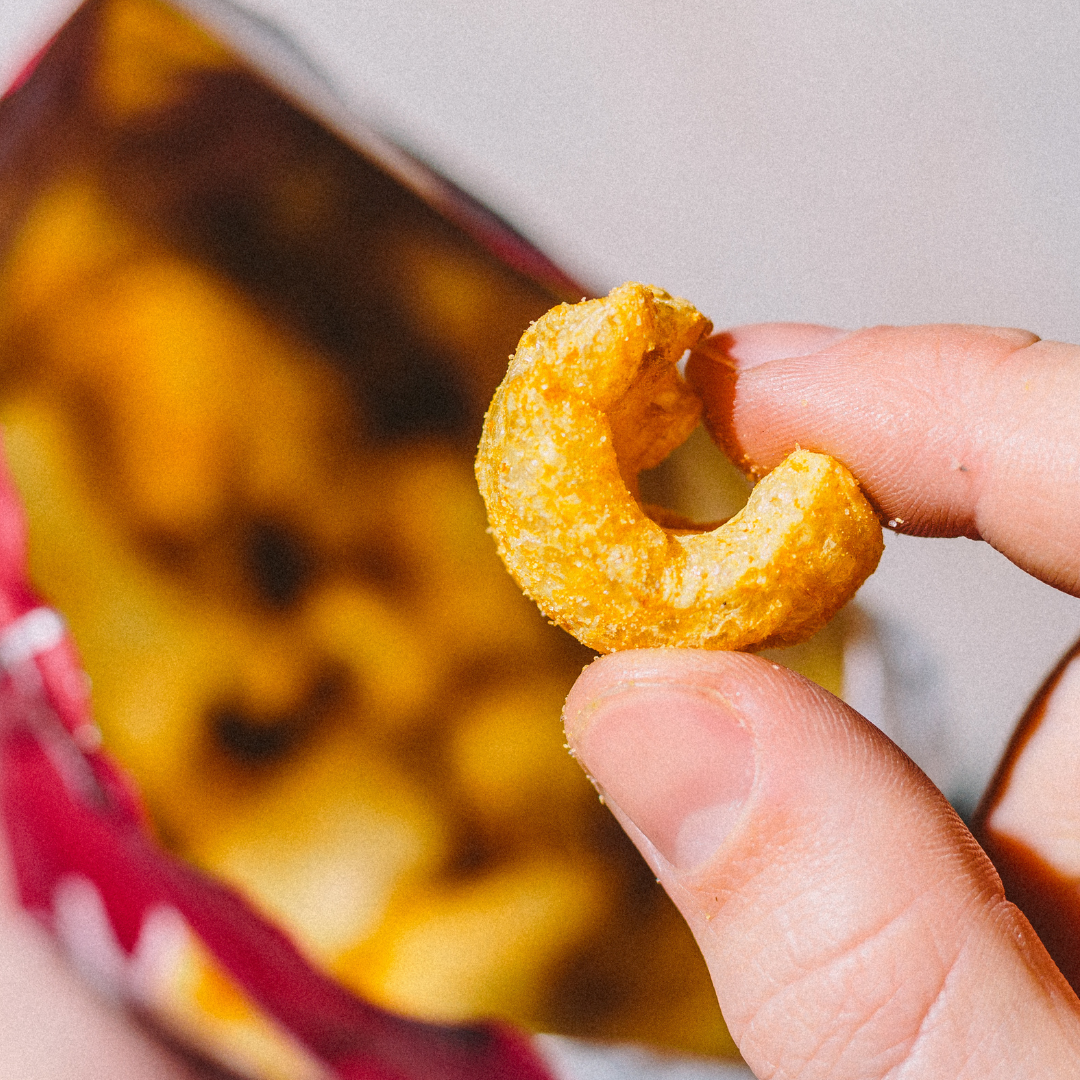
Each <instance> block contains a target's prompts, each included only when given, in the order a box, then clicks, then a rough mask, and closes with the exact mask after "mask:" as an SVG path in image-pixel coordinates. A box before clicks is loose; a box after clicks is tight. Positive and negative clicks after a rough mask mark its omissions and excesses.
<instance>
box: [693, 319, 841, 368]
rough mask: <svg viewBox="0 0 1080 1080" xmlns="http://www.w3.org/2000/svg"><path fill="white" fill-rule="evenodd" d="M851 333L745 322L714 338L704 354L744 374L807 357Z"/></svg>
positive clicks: (831, 328) (829, 328) (805, 325)
mask: <svg viewBox="0 0 1080 1080" xmlns="http://www.w3.org/2000/svg"><path fill="white" fill-rule="evenodd" d="M852 332H853V331H850V330H839V329H837V328H836V327H834V326H820V325H818V324H816V323H749V324H747V325H745V326H735V327H731V328H729V329H727V330H724V331H722V332H721V333H719V334H716V335H714V336H713V337H712V338H711V339H710V341H709V346H710V347H709V349H708V350H707V351H708V353H709V355H711V356H712V357H713V358H714V359H721V360H722V362H724V363H727V364H728V365H729V366H731V367H733V368H734V369H735V370H737V371H746V370H749V369H750V368H755V367H759V366H760V365H762V364H767V363H769V362H770V361H772V360H784V359H791V358H793V357H796V356H810V355H812V354H813V353H816V352H820V351H821V350H822V349H827V348H828V347H829V346H830V345H833V344H835V343H837V342H839V341H842V340H843V339H844V338H846V337H849V336H850V335H851V333H852Z"/></svg>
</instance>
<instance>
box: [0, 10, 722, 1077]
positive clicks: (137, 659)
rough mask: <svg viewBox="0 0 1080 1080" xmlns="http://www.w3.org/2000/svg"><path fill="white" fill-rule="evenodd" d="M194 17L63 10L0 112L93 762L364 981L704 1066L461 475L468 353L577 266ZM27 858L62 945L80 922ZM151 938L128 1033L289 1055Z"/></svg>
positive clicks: (359, 984)
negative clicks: (543, 249)
mask: <svg viewBox="0 0 1080 1080" xmlns="http://www.w3.org/2000/svg"><path fill="white" fill-rule="evenodd" d="M200 11H202V12H203V18H204V19H208V20H209V22H208V23H206V24H204V23H200V22H197V21H195V20H194V19H193V18H192V16H191V15H190V14H188V13H186V12H185V10H184V8H183V7H182V6H181V5H170V4H166V3H163V2H161V0H90V2H89V3H87V4H85V5H84V6H83V7H82V8H80V10H79V11H78V12H77V13H76V15H75V16H74V17H73V18H72V19H71V21H70V22H69V23H68V24H67V25H66V26H65V27H64V29H63V30H62V31H61V32H60V33H59V35H58V36H57V37H56V39H55V40H54V42H53V43H52V45H51V46H50V48H49V49H48V50H47V51H46V52H45V54H44V56H43V57H42V58H41V59H40V61H39V62H38V64H37V66H36V68H35V69H34V70H33V71H32V72H30V73H29V74H28V75H27V76H26V78H25V79H24V80H22V81H21V83H20V85H19V86H18V88H17V89H16V90H14V91H13V92H12V93H10V94H9V96H8V97H7V98H6V99H4V101H3V102H2V103H0V131H2V132H3V146H4V149H3V152H2V155H0V194H2V198H0V207H2V211H0V241H2V259H0V342H2V351H0V372H2V383H0V422H2V424H3V428H4V440H5V448H6V453H7V456H8V459H9V462H10V465H11V468H12V471H13V474H14V476H15V479H16V482H17V484H18V487H19V490H20V492H21V494H22V497H23V499H24V501H25V503H26V507H27V515H28V519H29V530H30V567H31V574H32V579H33V582H34V585H35V587H36V588H37V589H38V590H39V591H40V592H41V593H42V594H43V595H44V596H45V597H46V599H47V601H48V602H49V604H51V605H52V606H54V607H55V608H56V609H57V610H59V611H61V612H62V613H63V615H64V617H65V619H66V620H67V622H68V624H69V625H70V628H71V631H72V634H73V636H74V639H75V642H76V643H77V646H78V649H79V651H80V654H81V656H82V659H83V661H84V663H85V667H86V670H87V672H88V673H89V675H90V677H91V679H92V685H93V692H92V698H93V711H94V717H95V719H96V722H97V724H98V725H99V727H100V731H101V734H102V738H103V741H104V748H105V751H106V752H107V754H108V755H110V756H112V757H114V758H115V760H116V761H118V762H119V763H120V764H121V766H122V767H123V769H124V770H126V772H127V773H128V774H129V775H130V777H131V778H132V779H133V780H134V783H135V784H136V786H137V788H138V790H139V793H140V795H141V798H142V800H143V802H144V803H145V807H146V811H147V814H148V816H149V821H150V823H151V826H152V829H153V831H154V834H155V836H156V838H157V841H158V842H159V843H160V845H162V846H163V847H164V849H165V850H166V851H167V852H169V853H171V854H172V855H174V856H176V857H178V858H179V859H181V860H183V862H185V863H186V864H188V865H190V866H192V867H194V868H197V869H198V870H199V871H202V872H205V873H207V874H209V875H211V876H212V877H213V878H215V879H217V880H218V881H220V882H222V883H225V884H226V885H228V886H230V887H232V888H234V889H235V890H237V891H238V893H239V894H240V895H241V896H243V897H245V898H246V899H247V901H248V902H250V904H251V905H252V906H253V909H254V911H255V912H258V913H261V915H262V916H264V917H265V918H266V919H268V920H270V921H271V922H272V923H274V924H276V925H277V926H278V927H280V928H281V929H282V930H283V931H284V932H285V933H286V934H287V935H288V936H289V938H290V939H291V940H292V942H294V943H295V944H296V946H297V947H298V949H299V951H300V954H301V955H302V957H303V958H304V960H306V962H307V963H309V964H310V965H312V967H313V969H314V971H315V972H317V973H322V975H325V976H329V977H330V978H331V979H332V980H334V981H335V982H336V984H337V985H338V986H340V987H343V988H345V989H347V990H348V991H350V992H352V993H354V994H356V995H358V996H359V997H360V998H361V999H363V1000H365V1001H367V1002H370V1003H372V1004H374V1005H376V1006H379V1007H381V1008H385V1009H387V1010H390V1011H391V1012H394V1013H399V1014H403V1015H405V1016H407V1017H412V1018H416V1019H420V1020H424V1021H432V1022H438V1023H444V1024H462V1023H473V1022H474V1021H476V1020H478V1019H481V1018H489V1017H491V1018H496V1019H499V1020H504V1021H509V1022H511V1023H513V1024H516V1025H520V1026H522V1027H524V1028H526V1029H528V1030H532V1031H548V1032H557V1033H564V1034H573V1035H581V1036H587V1037H591V1038H602V1039H619V1040H635V1041H645V1042H651V1043H655V1044H657V1045H660V1046H665V1047H669V1048H676V1049H681V1050H686V1051H692V1052H701V1053H713V1054H725V1053H733V1048H732V1046H731V1043H730V1040H729V1038H728V1036H727V1034H726V1031H725V1029H724V1027H723V1023H722V1020H721V1018H720V1016H719V1013H718V1011H717V1009H716V1006H715V1001H714V998H713V995H712V990H711V986H710V984H709V981H708V976H707V974H706V972H705V969H704V965H703V963H702V962H701V961H700V959H699V958H698V957H697V954H696V950H695V948H694V946H693V943H692V940H691V938H690V935H689V932H688V931H687V930H686V929H685V927H684V926H683V925H682V923H681V922H680V920H679V919H678V917H677V915H676V913H675V911H674V908H673V907H672V906H671V905H670V903H669V902H668V901H667V899H666V898H665V897H664V895H663V893H662V892H661V890H660V889H659V887H658V886H657V885H656V883H655V882H654V880H653V878H652V875H651V874H650V873H649V871H648V869H647V868H646V867H645V866H644V864H643V863H642V862H641V861H640V859H639V858H638V856H637V854H636V853H635V852H634V851H633V849H632V848H631V846H630V845H629V843H628V842H627V841H626V840H625V839H624V837H623V836H622V834H621V833H620V831H619V830H618V828H617V826H616V825H615V824H614V822H613V821H612V820H611V819H610V818H609V816H608V815H607V813H606V811H605V810H604V809H603V807H602V806H600V804H599V803H598V801H597V799H596V796H595V793H594V792H593V790H592V789H591V787H590V786H589V784H588V783H587V781H586V780H585V778H584V777H583V776H582V775H581V773H580V771H579V770H578V768H577V766H576V765H575V764H574V763H573V762H572V761H571V759H570V758H569V757H568V755H567V754H566V753H565V751H564V749H563V746H562V734H561V728H560V724H559V708H560V705H561V702H562V699H563V697H564V696H565V693H566V691H567V689H568V688H569V686H570V684H571V682H572V681H573V679H574V677H575V675H576V674H577V672H579V671H580V669H581V667H582V665H583V664H585V663H587V662H588V660H589V658H590V657H589V654H588V653H587V652H586V651H585V650H583V649H582V648H581V647H579V646H578V645H577V644H576V643H575V642H574V641H573V640H572V639H571V638H569V637H568V636H567V635H565V634H564V633H563V632H562V631H559V630H557V629H554V628H553V627H551V626H549V625H548V624H547V623H546V622H545V621H544V620H543V619H542V617H541V616H540V615H539V614H538V613H537V612H536V611H535V609H534V608H533V607H532V605H531V604H530V603H529V602H528V601H526V600H525V599H524V598H523V597H522V596H521V595H520V593H519V592H518V590H517V588H516V587H515V585H514V584H513V582H512V581H511V579H510V578H509V576H508V575H507V574H506V572H505V571H504V570H503V568H502V566H501V565H500V563H499V562H498V559H497V557H496V555H495V549H494V545H493V543H492V541H491V539H490V537H489V536H488V535H487V533H486V528H485V524H486V523H485V520H484V514H483V508H482V505H481V503H480V499H479V496H478V494H477V492H476V488H475V484H474V482H473V479H472V470H471V461H472V456H473V452H474V448H475V445H476V441H477V438H478V435H479V430H480V422H481V419H482V415H483V411H484V408H485V406H486V403H487V401H488V399H489V398H490V395H491V392H492V390H493V388H494V386H495V385H496V383H497V382H498V380H499V378H500V377H501V375H502V373H503V370H504V369H505V364H506V357H507V355H508V354H509V352H510V351H511V350H512V349H513V347H514V345H515V343H516V341H517V339H518V337H519V336H520V334H521V332H522V330H523V329H524V328H525V327H526V326H527V325H528V323H529V322H530V320H532V319H535V318H537V317H538V316H539V315H540V314H541V313H542V312H543V311H545V310H546V309H547V308H548V307H549V306H551V304H553V303H555V302H557V301H559V300H562V299H575V300H576V299H577V298H578V297H579V296H580V295H581V290H580V288H579V287H578V286H576V285H574V283H573V282H572V281H570V280H569V279H567V278H566V277H564V276H563V275H562V274H560V273H559V272H558V271H557V270H556V269H555V268H554V267H553V266H552V265H551V264H550V263H548V262H547V261H546V260H545V259H543V257H542V256H540V255H538V254H537V253H536V252H535V251H533V250H532V249H531V248H529V247H528V246H527V245H526V244H524V242H522V241H521V240H520V239H519V238H517V237H516V236H515V235H514V234H513V233H512V232H510V231H509V230H508V229H507V228H506V227H505V226H503V225H502V224H501V223H499V222H498V221H497V220H496V219H494V218H492V217H491V216H490V215H489V214H487V213H486V212H485V211H483V210H482V209H481V208H479V207H478V206H476V205H475V204H473V203H472V202H471V201H469V200H468V199H467V198H466V197H464V196H462V195H461V194H460V193H459V192H457V191H455V190H454V189H452V188H451V187H450V186H449V185H447V184H446V183H445V182H443V181H441V180H440V179H439V178H438V177H436V176H434V175H433V174H431V173H430V172H428V171H427V170H426V169H425V168H424V167H423V166H421V165H419V164H418V163H417V162H415V161H414V160H413V159H411V158H409V157H408V156H407V155H405V154H403V153H402V152H401V151H400V150H397V149H396V148H394V147H391V146H389V145H388V144H385V143H384V142H382V141H381V140H380V139H379V138H378V137H377V136H375V135H373V134H372V133H370V132H368V131H366V130H365V129H363V128H362V127H361V126H360V125H358V124H356V123H355V121H348V123H346V119H344V118H346V116H347V114H346V113H345V110H344V109H343V108H342V107H341V106H340V105H339V104H336V103H335V102H334V100H333V99H332V97H331V96H330V95H329V92H328V91H326V90H325V88H323V89H322V90H317V84H316V83H310V84H309V83H307V82H305V81H304V80H305V79H308V80H310V78H311V77H310V74H307V75H305V74H304V72H305V70H306V69H304V68H303V65H302V64H300V63H299V62H298V61H297V60H296V59H295V57H292V56H291V54H289V53H288V52H287V51H286V52H275V51H274V49H275V48H277V46H275V45H274V43H273V42H272V41H270V40H269V39H263V38H260V37H258V35H257V34H256V33H255V31H254V30H253V29H252V28H251V27H246V24H245V23H244V22H243V20H240V21H236V17H235V13H232V9H230V8H226V7H225V6H223V5H217V4H203V5H200ZM206 25H212V26H214V27H216V30H215V32H214V33H211V32H210V31H209V30H207V29H206ZM223 27H224V28H225V29H222V28H223ZM249 39H250V46H248V45H247V44H245V42H247V41H248V40H249ZM223 40H229V41H230V44H229V45H226V44H223ZM246 57H256V58H258V66H256V64H255V63H254V62H253V61H252V60H251V59H247V58H246ZM310 87H315V88H316V89H313V90H312V92H311V94H310V95H308V94H307V92H306V88H310ZM301 91H304V94H303V100H300V96H301ZM320 94H322V95H325V96H323V97H320V96H319V95H320ZM311 98H314V99H316V100H314V102H313V101H312V100H310V99H311ZM13 617H14V616H13ZM24 857H26V858H31V857H32V855H26V853H25V851H24ZM64 880H65V881H66V882H67V884H65V885H64V887H63V889H59V888H58V891H57V893H56V895H54V896H53V897H52V899H51V901H50V902H51V904H52V909H51V913H50V914H48V919H49V920H51V925H52V926H53V929H54V930H56V932H57V933H58V934H59V936H60V937H61V938H62V939H63V940H64V941H65V943H66V944H67V945H68V947H69V949H71V950H72V952H73V953H74V954H75V956H76V959H78V955H79V949H80V945H79V940H81V939H79V935H78V932H77V927H78V926H80V925H83V924H85V923H86V920H87V919H90V921H91V922H93V920H94V919H97V922H98V924H101V918H102V913H103V910H104V909H101V899H100V896H98V893H97V892H95V891H94V886H93V884H89V886H88V883H87V882H86V881H85V879H78V880H76V879H72V880H68V879H64ZM185 880H186V879H185ZM88 887H89V891H88ZM95 898H96V899H95ZM87 912H90V913H91V914H90V915H87ZM95 912H96V913H97V914H94V913H95ZM65 913H66V914H65ZM73 913H74V914H73ZM80 920H82V921H81V922H80ZM101 925H104V927H105V929H106V930H107V929H108V926H109V916H108V914H107V913H105V922H104V924H101ZM169 925H170V926H172V930H171V931H168V930H167V928H166V929H165V930H162V931H161V933H160V934H158V937H157V938H155V940H160V941H163V942H167V943H170V944H169V948H170V949H172V952H171V953H168V955H169V956H171V957H172V960H171V961H169V962H166V961H164V960H162V959H161V957H162V956H163V955H165V953H162V952H161V950H160V949H159V950H158V952H157V953H155V954H154V955H155V956H157V958H158V966H157V967H154V968H153V970H154V972H156V974H154V976H153V979H152V980H151V982H152V983H153V986H154V987H155V988H156V989H155V991H154V992H155V994H156V995H157V997H156V998H155V999H154V1000H153V1001H152V1002H149V1006H150V1007H152V1008H153V1010H154V1011H155V1012H156V1014H157V1015H158V1017H159V1019H160V1020H162V1022H164V1023H166V1024H168V1025H169V1026H170V1027H171V1028H172V1030H173V1031H174V1032H175V1033H179V1034H180V1036H181V1037H182V1038H184V1039H185V1040H188V1041H189V1042H191V1043H192V1044H193V1045H197V1046H199V1047H201V1048H202V1050H203V1051H204V1052H206V1053H209V1054H211V1055H212V1056H214V1057H215V1058H217V1059H218V1060H220V1061H223V1062H226V1063H228V1064H229V1065H230V1067H232V1068H234V1069H236V1070H238V1071H240V1072H241V1073H244V1074H245V1075H251V1076H257V1077H263V1076H265V1077H271V1076H273V1077H277V1076H306V1075H322V1073H321V1072H320V1070H321V1069H322V1068H323V1066H322V1065H320V1064H319V1063H318V1062H316V1061H314V1060H313V1059H311V1058H310V1056H309V1054H308V1052H307V1051H306V1050H304V1049H303V1047H299V1046H298V1045H297V1044H296V1042H295V1040H294V1039H292V1038H291V1037H290V1036H288V1035H287V1033H285V1034H283V1032H282V1030H281V1028H280V1024H277V1023H276V1022H271V1021H270V1020H268V1019H267V1017H266V1015H265V1009H264V1008H263V1007H262V1006H261V1005H260V1004H259V1002H258V1001H254V1000H253V999H252V997H251V994H250V993H249V992H246V991H245V990H244V988H243V987H241V986H238V985H237V983H236V980H235V978H233V977H232V975H230V972H229V969H228V965H225V966H224V967H223V966H222V964H221V963H220V962H219V960H220V958H219V957H218V958H215V955H214V953H213V950H212V949H209V950H208V947H207V945H206V943H205V941H203V940H200V938H199V936H198V934H192V933H191V932H190V926H188V928H187V929H186V930H178V929H177V926H178V924H177V923H176V922H175V920H174V921H173V923H171V924H169ZM162 926H165V924H164V923H162ZM72 927H75V928H76V930H72ZM268 933H269V931H268ZM140 940H141V939H140ZM120 944H121V945H122V946H124V948H128V947H132V948H134V946H131V944H130V943H127V944H125V943H124V942H123V941H121V942H120ZM131 955H135V954H131ZM140 955H141V954H140ZM283 955H284V954H283ZM151 966H152V965H151ZM139 970H140V971H142V970H143V969H142V968H140V969H139ZM144 974H145V973H144ZM140 977H142V976H140ZM147 978H149V976H147ZM151 996H153V995H151ZM147 1003H148V999H147V998H145V996H144V998H143V1004H144V1005H147ZM278 1019H280V1018H278ZM448 1075H449V1074H448ZM522 1075H525V1073H522Z"/></svg>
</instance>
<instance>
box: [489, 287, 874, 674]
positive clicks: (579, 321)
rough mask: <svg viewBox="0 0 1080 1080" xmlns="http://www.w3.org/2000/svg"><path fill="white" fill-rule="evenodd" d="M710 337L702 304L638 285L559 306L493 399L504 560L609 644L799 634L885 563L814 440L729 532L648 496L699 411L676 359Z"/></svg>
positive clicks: (868, 517)
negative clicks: (644, 477) (648, 485)
mask: <svg viewBox="0 0 1080 1080" xmlns="http://www.w3.org/2000/svg"><path fill="white" fill-rule="evenodd" d="M711 330H712V324H711V323H710V322H709V320H708V319H706V318H705V317H704V316H703V315H701V314H700V312H698V311H697V310H696V309H695V308H694V307H693V306H692V305H691V304H689V303H688V302H687V301H685V300H682V299H679V298H677V297H672V296H670V295H668V294H667V293H666V292H664V291H663V290H662V289H658V288H655V287H653V286H650V285H639V284H637V283H634V282H630V283H627V284H626V285H622V286H620V287H619V288H617V289H614V290H613V291H612V292H611V293H610V294H609V295H608V296H607V297H605V298H603V299H600V300H589V301H583V302H582V303H580V304H561V305H559V306H558V307H555V308H553V309H552V310H551V311H549V312H548V313H547V314H546V315H544V316H543V317H542V318H540V319H539V320H537V321H536V322H535V323H534V324H533V325H532V326H530V327H529V329H528V330H527V331H526V332H525V334H524V336H523V337H522V338H521V341H520V343H519V345H518V348H517V352H516V353H515V354H514V356H513V357H512V358H511V361H510V367H509V370H508V371H507V374H506V378H505V379H504V380H503V382H502V384H501V385H500V386H499V388H498V390H497V391H496V392H495V396H494V398H493V400H492V403H491V407H490V409H489V410H488V414H487V417H486V419H485V422H484V431H483V435H482V437H481V440H480V448H479V453H478V456H477V460H476V476H477V480H478V482H479V486H480V492H481V494H482V496H483V498H484V502H485V504H486V505H487V512H488V520H489V522H490V524H491V531H492V533H493V534H494V536H495V540H496V543H497V545H498V550H499V554H500V556H501V557H502V559H503V562H504V563H505V564H506V566H507V568H508V569H509V570H510V573H511V574H512V575H513V577H514V579H515V580H516V581H517V583H518V585H519V586H520V587H521V588H522V590H523V591H524V592H525V593H526V594H527V595H528V596H530V597H531V598H532V599H533V601H535V603H536V604H537V605H538V606H539V607H540V609H541V611H543V612H544V614H545V615H546V616H547V617H548V618H549V619H551V620H552V621H553V622H555V623H557V624H558V625H559V626H562V627H563V628H564V629H566V630H568V631H569V632H570V633H571V634H573V635H574V636H575V637H576V638H578V640H579V641H581V642H582V643H583V644H585V645H587V646H589V647H590V648H592V649H595V650H597V651H598V652H601V653H608V652H616V651H619V650H622V649H640V648H656V647H663V646H682V647H688V648H703V649H760V648H766V647H769V646H777V645H793V644H796V643H797V642H800V641H803V640H805V639H806V638H808V637H810V636H811V635H812V634H813V633H815V632H816V631H817V630H819V629H820V628H821V627H822V626H824V624H825V623H826V622H827V621H828V620H829V619H830V618H831V617H832V615H833V614H835V613H836V611H838V610H839V609H840V608H841V607H842V606H843V605H844V604H845V603H846V602H847V601H848V600H849V599H850V598H851V596H852V595H853V594H854V593H855V591H856V590H857V589H858V588H859V586H860V585H861V584H862V583H863V581H865V580H866V578H867V577H868V576H869V575H870V574H871V573H873V571H874V569H875V567H876V566H877V563H878V560H879V558H880V557H881V552H882V549H883V544H882V535H881V525H880V523H879V521H878V519H877V516H876V515H875V513H874V511H873V509H872V508H871V507H870V504H869V503H868V502H867V501H866V499H865V497H864V496H863V494H862V492H861V491H860V490H859V485H858V483H857V482H856V481H855V479H854V477H852V475H851V474H850V473H849V472H848V471H847V469H846V468H844V466H843V465H841V464H840V463H839V462H838V461H836V460H835V459H834V458H831V457H828V456H827V455H825V454H817V453H811V452H810V451H807V450H799V449H797V450H796V451H795V452H794V453H793V454H791V455H790V456H789V457H787V458H786V459H785V460H784V461H783V462H781V464H780V465H778V466H777V467H776V468H775V469H774V470H773V471H772V472H771V473H769V474H768V475H767V476H765V477H764V478H763V479H762V480H760V481H759V482H758V483H757V485H756V486H755V487H754V489H753V491H752V492H751V493H750V499H749V501H748V502H747V504H746V506H745V507H744V508H743V509H742V510H741V511H739V513H737V514H736V515H735V516H734V517H733V518H731V519H730V520H729V521H727V522H726V523H724V524H722V525H719V526H718V527H716V528H711V527H704V528H698V527H695V526H694V525H692V524H691V523H690V522H687V521H684V520H681V519H679V518H678V517H677V516H676V515H674V514H672V513H670V512H669V511H666V510H657V509H655V508H653V507H645V506H643V505H642V503H641V501H640V496H639V493H638V474H639V473H640V472H641V471H642V470H644V469H650V468H652V467H653V466H655V465H658V464H659V463H660V462H661V461H663V460H664V458H666V457H667V455H668V454H669V453H671V451H672V450H674V449H675V448H676V447H677V446H679V445H680V444H681V443H682V442H684V441H685V439H686V438H687V437H688V436H689V435H690V433H691V432H692V431H693V430H694V428H695V427H696V426H697V425H698V422H699V420H700V419H701V413H702V403H701V401H700V399H699V398H698V397H697V395H696V394H695V393H694V391H693V390H692V389H691V387H690V386H689V385H688V384H687V383H686V382H684V381H683V378H682V376H681V375H680V374H679V371H678V368H677V367H676V365H677V363H678V361H679V360H680V359H681V358H682V356H683V354H684V353H685V352H686V351H687V350H688V349H690V350H692V349H694V348H695V347H696V346H698V345H700V344H701V343H702V342H703V340H704V338H705V337H706V336H707V335H708V334H709V333H710V332H711ZM650 515H652V516H650Z"/></svg>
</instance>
